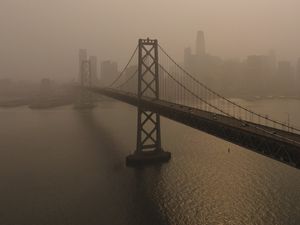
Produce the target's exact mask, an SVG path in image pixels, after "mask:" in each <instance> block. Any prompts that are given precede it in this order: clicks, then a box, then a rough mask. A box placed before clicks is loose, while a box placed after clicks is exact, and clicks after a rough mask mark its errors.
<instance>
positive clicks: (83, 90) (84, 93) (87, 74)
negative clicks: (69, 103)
mask: <svg viewBox="0 0 300 225" xmlns="http://www.w3.org/2000/svg"><path fill="white" fill-rule="evenodd" d="M91 67H92V66H91V61H90V60H83V61H82V63H81V67H80V88H79V95H78V98H77V102H76V103H75V105H74V108H76V109H88V108H93V107H94V101H93V95H92V93H91V92H90V91H88V90H87V88H89V87H92V73H91V71H92V68H91Z"/></svg>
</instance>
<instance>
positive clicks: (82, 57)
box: [78, 49, 87, 82]
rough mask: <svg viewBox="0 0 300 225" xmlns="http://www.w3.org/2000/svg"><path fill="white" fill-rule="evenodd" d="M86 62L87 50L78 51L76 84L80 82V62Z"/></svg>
mask: <svg viewBox="0 0 300 225" xmlns="http://www.w3.org/2000/svg"><path fill="white" fill-rule="evenodd" d="M86 60H87V50H86V49H79V61H78V64H79V65H78V82H80V81H81V66H82V62H83V61H86Z"/></svg>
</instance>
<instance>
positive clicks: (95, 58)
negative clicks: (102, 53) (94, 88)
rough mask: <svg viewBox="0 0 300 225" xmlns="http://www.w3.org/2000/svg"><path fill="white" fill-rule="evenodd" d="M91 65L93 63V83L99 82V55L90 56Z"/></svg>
mask: <svg viewBox="0 0 300 225" xmlns="http://www.w3.org/2000/svg"><path fill="white" fill-rule="evenodd" d="M89 60H90V65H91V71H90V72H91V79H92V84H94V85H95V84H97V82H98V77H97V75H98V69H97V57H96V56H90V58H89Z"/></svg>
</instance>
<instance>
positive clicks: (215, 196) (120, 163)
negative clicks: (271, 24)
mask: <svg viewBox="0 0 300 225" xmlns="http://www.w3.org/2000/svg"><path fill="white" fill-rule="evenodd" d="M240 101H241V100H240ZM242 103H243V104H244V105H247V106H249V107H253V108H255V109H256V110H257V111H259V112H261V113H264V112H266V111H268V112H269V111H270V110H271V111H273V112H275V113H276V114H277V117H278V118H279V119H282V120H284V119H286V115H285V109H286V108H287V107H289V109H291V110H290V113H291V115H290V116H291V119H292V120H293V123H294V124H296V125H298V126H299V125H300V120H299V118H298V117H297V115H298V114H299V112H300V108H299V101H297V100H262V101H254V102H246V101H242ZM120 115H122V116H120ZM0 123H1V126H2V129H1V130H0V149H1V158H0V177H1V186H0V193H1V203H0V224H8V225H10V224H22V225H23V224H24V225H26V224H30V225H31V224H74V225H76V224H78V225H79V224H112V225H121V224H122V225H123V224H143V225H144V224H145V225H148V224H149V225H153V224H172V225H181V224H182V225H183V224H190V225H202V224H230V225H235V224H236V225H240V224H264V225H266V224H267V225H268V224H269V225H274V224H289V225H297V224H299V221H300V217H299V215H300V206H299V201H300V193H299V190H300V174H299V171H298V170H297V169H294V168H291V167H289V166H286V165H284V164H281V163H279V162H276V161H273V160H271V159H268V158H266V157H263V156H261V155H258V154H255V153H253V152H251V151H248V150H246V149H244V148H241V147H238V146H235V145H233V144H230V143H228V142H225V141H222V140H220V139H217V138H215V137H212V136H209V135H207V134H205V133H202V132H200V131H198V130H194V129H192V128H189V127H186V126H183V125H180V124H178V123H175V122H172V121H170V120H166V119H163V120H162V141H163V147H164V148H165V149H166V150H168V151H171V152H172V160H171V161H170V162H169V163H167V164H164V165H162V166H150V167H147V168H145V169H142V170H139V169H130V168H127V167H125V157H126V156H127V155H128V154H129V153H131V152H132V151H134V150H135V141H136V139H135V138H136V109H135V108H133V107H130V106H128V105H125V104H122V103H118V102H104V103H101V104H99V105H98V107H97V108H95V109H94V110H93V111H76V110H74V109H72V107H68V106H66V107H60V108H55V109H49V110H42V111H31V110H30V109H28V108H25V107H19V108H10V109H1V111H0ZM228 147H230V149H231V151H230V153H228V151H227V149H228Z"/></svg>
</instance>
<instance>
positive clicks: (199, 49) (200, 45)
mask: <svg viewBox="0 0 300 225" xmlns="http://www.w3.org/2000/svg"><path fill="white" fill-rule="evenodd" d="M205 54H206V51H205V39H204V32H203V31H201V30H200V31H198V32H197V38H196V56H201V57H203V56H205Z"/></svg>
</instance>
